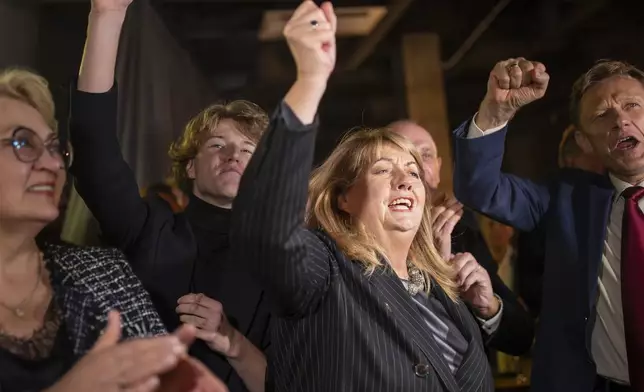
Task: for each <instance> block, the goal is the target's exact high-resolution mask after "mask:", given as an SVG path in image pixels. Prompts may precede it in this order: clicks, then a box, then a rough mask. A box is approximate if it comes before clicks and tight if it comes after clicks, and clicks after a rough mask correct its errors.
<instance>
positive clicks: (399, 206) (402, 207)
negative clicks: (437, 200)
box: [389, 197, 414, 211]
mask: <svg viewBox="0 0 644 392" xmlns="http://www.w3.org/2000/svg"><path fill="white" fill-rule="evenodd" d="M413 208H414V200H413V199H412V198H409V197H398V198H396V199H394V200H393V201H392V202H391V203H389V209H390V210H392V211H411V210H412V209H413Z"/></svg>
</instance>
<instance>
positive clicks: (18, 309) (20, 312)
mask: <svg viewBox="0 0 644 392" xmlns="http://www.w3.org/2000/svg"><path fill="white" fill-rule="evenodd" d="M42 265H43V254H42V253H39V254H38V278H36V283H35V284H34V287H33V288H32V289H31V292H30V293H29V295H28V296H27V297H25V299H23V300H22V301H20V303H19V304H18V305H16V306H9V305H7V304H5V303H3V302H0V306H2V307H3V308H5V309H7V310H8V311H10V312H12V313H13V314H14V315H15V316H16V317H18V318H23V317H25V305H27V304H28V303H29V302H31V299H32V298H33V296H34V294H35V293H36V289H37V288H38V284H39V283H40V279H41V278H42V270H43V266H42Z"/></svg>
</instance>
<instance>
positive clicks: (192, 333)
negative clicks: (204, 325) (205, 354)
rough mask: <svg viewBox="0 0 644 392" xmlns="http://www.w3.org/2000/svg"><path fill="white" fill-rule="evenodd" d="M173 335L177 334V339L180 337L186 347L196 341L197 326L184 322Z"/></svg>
mask: <svg viewBox="0 0 644 392" xmlns="http://www.w3.org/2000/svg"><path fill="white" fill-rule="evenodd" d="M173 335H174V336H176V337H177V339H179V341H180V342H181V343H183V344H184V345H185V346H186V347H190V345H191V344H192V343H193V342H194V341H195V338H196V335H197V328H195V327H194V326H193V325H190V324H184V325H182V326H181V327H179V328H177V330H176V331H174V333H173Z"/></svg>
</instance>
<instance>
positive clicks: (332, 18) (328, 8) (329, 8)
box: [320, 1, 338, 33]
mask: <svg viewBox="0 0 644 392" xmlns="http://www.w3.org/2000/svg"><path fill="white" fill-rule="evenodd" d="M320 8H321V9H322V12H324V16H325V17H326V20H327V21H328V22H329V24H330V25H331V30H332V31H333V32H334V33H335V32H336V31H337V30H338V17H337V16H336V15H335V10H334V9H333V3H331V2H330V1H325V2H324V3H322V5H321V6H320Z"/></svg>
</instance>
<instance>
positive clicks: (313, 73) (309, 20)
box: [284, 0, 337, 84]
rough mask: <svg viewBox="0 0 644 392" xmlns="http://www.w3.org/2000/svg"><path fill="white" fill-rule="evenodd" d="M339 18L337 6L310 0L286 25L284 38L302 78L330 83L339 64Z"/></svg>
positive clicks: (327, 2) (308, 80) (299, 77)
mask: <svg viewBox="0 0 644 392" xmlns="http://www.w3.org/2000/svg"><path fill="white" fill-rule="evenodd" d="M336 28H337V18H336V15H335V11H334V10H333V5H332V4H331V2H329V1H326V2H324V3H322V5H321V6H319V7H318V6H317V5H316V4H315V3H314V2H313V1H310V0H306V1H303V2H302V4H300V6H299V7H297V9H296V10H295V12H294V13H293V15H292V16H291V19H290V20H289V21H288V22H287V23H286V26H284V37H285V38H286V42H287V43H288V46H289V48H290V50H291V54H292V55H293V60H294V61H295V65H296V67H297V78H298V80H301V81H307V82H314V83H319V84H326V82H327V80H328V79H329V76H330V75H331V72H332V71H333V69H334V67H335V61H336V46H335V32H336Z"/></svg>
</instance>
